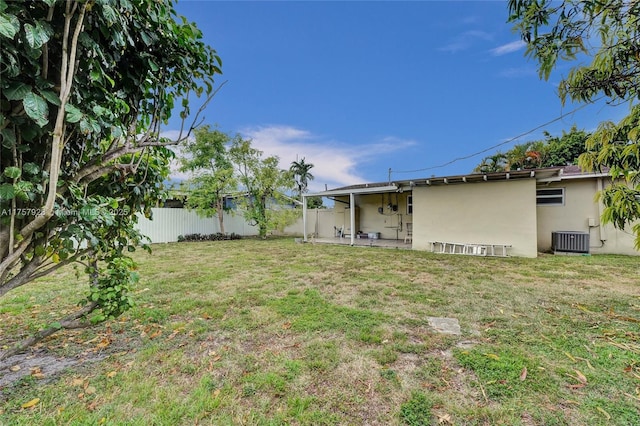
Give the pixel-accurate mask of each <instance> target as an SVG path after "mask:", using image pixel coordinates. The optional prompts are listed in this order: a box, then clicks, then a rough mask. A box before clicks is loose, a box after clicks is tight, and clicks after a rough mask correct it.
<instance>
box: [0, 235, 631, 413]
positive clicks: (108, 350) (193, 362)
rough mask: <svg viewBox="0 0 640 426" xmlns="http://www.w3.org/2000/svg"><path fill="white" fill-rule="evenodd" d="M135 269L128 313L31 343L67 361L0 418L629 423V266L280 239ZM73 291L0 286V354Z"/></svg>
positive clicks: (48, 285)
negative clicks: (455, 328) (449, 324)
mask: <svg viewBox="0 0 640 426" xmlns="http://www.w3.org/2000/svg"><path fill="white" fill-rule="evenodd" d="M136 258H137V260H138V262H139V264H140V274H141V281H140V283H139V286H138V289H137V292H136V300H137V303H138V306H137V307H136V308H134V309H133V310H131V311H129V312H127V313H125V315H124V316H123V317H122V318H119V319H118V320H116V321H114V322H111V323H108V324H104V325H101V326H99V327H96V328H93V329H88V330H81V331H75V332H65V333H60V334H59V335H56V336H53V337H52V338H50V339H48V340H47V341H45V342H44V343H43V344H41V345H39V346H38V347H37V348H36V351H37V353H38V355H39V356H41V355H42V354H49V355H52V354H53V355H55V356H57V357H65V359H71V360H74V361H82V362H79V363H77V364H76V365H74V366H73V367H71V368H67V369H66V370H64V371H62V372H61V373H58V374H55V375H49V374H47V371H46V369H42V371H39V370H38V369H37V368H36V369H33V370H31V373H32V374H30V375H28V376H26V377H24V378H22V379H20V380H19V381H17V382H15V383H13V384H10V385H6V386H3V387H2V388H0V424H2V425H5V424H6V425H19V424H24V425H33V424H51V425H65V424H74V425H85V424H105V425H107V424H111V425H119V424H127V425H150V424H154V425H176V424H185V425H192V424H215V425H236V424H246V425H278V424H305V425H322V424H341V425H342V424H371V425H373V424H378V425H394V424H396V425H402V424H408V425H422V424H427V425H429V424H433V425H437V424H445V425H446V424H455V425H467V424H469V425H498V424H503V425H517V424H521V425H556V424H557V425H635V424H640V283H639V281H640V259H639V258H633V257H624V256H543V257H540V258H538V259H519V258H506V259H505V258H500V259H497V258H480V257H466V256H451V255H449V256H448V255H434V254H431V253H424V252H412V251H404V250H394V249H377V248H352V247H346V246H325V245H311V244H296V243H294V241H293V239H275V240H267V241H258V240H240V241H223V242H204V243H177V244H167V245H156V246H154V254H153V255H151V256H150V255H147V254H145V253H142V252H140V253H137V254H136ZM82 279H84V278H82V277H81V280H82ZM77 291H80V292H81V291H84V286H83V285H82V284H79V283H78V278H77V277H76V275H75V272H74V270H73V268H68V269H66V270H63V271H61V272H59V273H58V274H56V275H55V276H51V277H48V278H47V279H46V280H40V281H38V282H36V283H32V284H30V285H28V286H27V287H26V288H22V289H19V290H17V291H14V292H11V293H10V294H9V295H7V296H6V297H4V299H2V300H1V301H0V336H2V337H1V339H0V344H3V345H8V344H10V343H11V342H12V341H13V340H15V339H16V338H18V337H20V336H24V335H25V334H26V333H29V332H33V331H35V330H37V329H38V327H39V326H42V325H43V324H47V323H49V322H51V321H53V320H54V319H55V318H56V315H58V314H59V312H60V311H64V312H66V311H69V310H72V309H73V308H74V302H76V301H77V300H78V296H77V295H76V292H77ZM56 311H57V313H56ZM432 316H435V317H450V318H456V319H458V320H459V322H460V326H461V329H462V335H460V336H451V335H442V334H438V333H435V332H434V331H433V330H432V329H431V328H430V327H429V324H428V321H427V317H432ZM17 366H18V367H19V366H20V365H17ZM6 371H7V370H4V371H0V376H1V375H2V374H3V373H4V372H6ZM35 398H38V401H37V402H33V400H34V399H35ZM30 401H31V403H32V404H33V406H32V407H29V408H23V405H25V404H26V405H30V404H28V403H29V402H30Z"/></svg>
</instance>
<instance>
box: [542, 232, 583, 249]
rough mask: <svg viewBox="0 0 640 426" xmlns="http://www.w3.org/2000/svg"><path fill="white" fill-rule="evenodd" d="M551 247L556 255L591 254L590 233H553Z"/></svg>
mask: <svg viewBox="0 0 640 426" xmlns="http://www.w3.org/2000/svg"><path fill="white" fill-rule="evenodd" d="M551 247H552V248H553V251H554V252H556V253H589V233H588V232H577V231H555V232H552V233H551Z"/></svg>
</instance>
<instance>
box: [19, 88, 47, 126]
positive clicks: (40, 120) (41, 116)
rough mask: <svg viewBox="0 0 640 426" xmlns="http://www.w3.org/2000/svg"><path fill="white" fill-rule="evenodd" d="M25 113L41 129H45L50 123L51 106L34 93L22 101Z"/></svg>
mask: <svg viewBox="0 0 640 426" xmlns="http://www.w3.org/2000/svg"><path fill="white" fill-rule="evenodd" d="M22 105H24V111H25V112H26V113H27V115H28V116H29V117H30V118H32V119H33V120H34V121H35V122H36V124H37V125H38V126H40V127H44V126H46V125H47V123H48V122H49V118H48V116H49V106H48V105H47V101H45V100H44V99H42V97H40V96H38V95H36V94H35V93H33V92H29V93H27V94H26V95H25V97H24V99H23V100H22Z"/></svg>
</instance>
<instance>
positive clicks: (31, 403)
mask: <svg viewBox="0 0 640 426" xmlns="http://www.w3.org/2000/svg"><path fill="white" fill-rule="evenodd" d="M39 402H40V398H33V399H32V400H31V401H28V402H25V403H24V404H22V408H24V409H27V408H33V407H35V406H36V405H38V403H39Z"/></svg>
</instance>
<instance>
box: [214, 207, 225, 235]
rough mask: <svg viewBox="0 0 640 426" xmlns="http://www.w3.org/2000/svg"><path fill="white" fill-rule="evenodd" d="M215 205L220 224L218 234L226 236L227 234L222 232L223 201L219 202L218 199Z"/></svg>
mask: <svg viewBox="0 0 640 426" xmlns="http://www.w3.org/2000/svg"><path fill="white" fill-rule="evenodd" d="M216 204H217V205H216V211H217V213H218V223H219V224H220V233H221V234H222V235H226V234H227V233H226V232H224V201H221V200H220V199H218V201H217V202H216Z"/></svg>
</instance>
